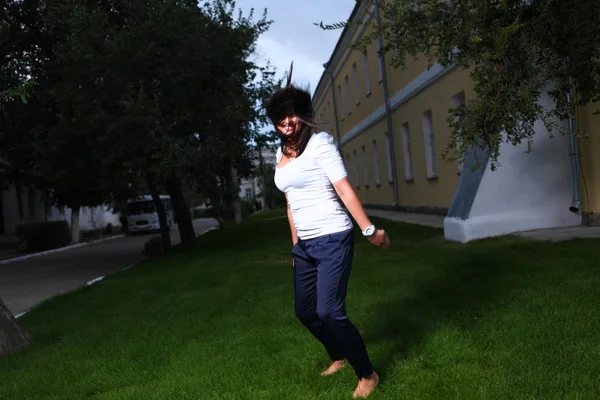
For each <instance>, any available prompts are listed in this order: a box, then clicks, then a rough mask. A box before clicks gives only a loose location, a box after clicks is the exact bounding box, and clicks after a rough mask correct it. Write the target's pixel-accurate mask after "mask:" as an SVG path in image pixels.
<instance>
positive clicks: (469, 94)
mask: <svg viewBox="0 0 600 400" xmlns="http://www.w3.org/2000/svg"><path fill="white" fill-rule="evenodd" d="M373 12H374V5H373V2H367V1H357V2H356V6H355V8H354V10H353V12H352V15H351V17H350V20H351V21H350V22H351V24H349V25H348V26H350V25H352V26H358V28H357V29H351V28H349V27H348V28H346V29H345V30H344V31H343V32H342V35H341V37H340V39H339V41H338V43H337V45H336V47H335V50H334V51H333V53H332V54H331V58H330V60H329V62H328V63H326V64H325V71H324V73H323V75H322V77H321V80H320V82H319V84H318V86H317V89H316V91H315V94H314V97H313V105H314V109H315V114H316V118H317V120H318V121H320V122H322V123H324V124H326V129H327V130H328V131H329V133H330V134H331V135H332V136H333V137H334V139H335V140H336V141H337V142H338V145H339V147H340V152H341V154H342V157H343V158H344V161H345V163H346V167H347V170H348V173H349V178H350V181H351V182H352V184H353V186H354V187H355V188H356V191H357V193H358V196H359V197H360V199H361V201H362V202H363V203H364V204H365V205H367V206H371V207H379V208H390V209H396V210H402V211H411V212H423V213H438V214H442V215H445V216H446V218H445V222H444V233H445V236H446V237H447V238H448V239H451V240H457V241H461V242H466V241H470V240H473V239H477V238H484V237H490V236H497V235H503V234H509V233H514V232H519V231H525V230H533V229H542V228H552V227H562V226H571V225H580V224H586V225H600V136H598V135H594V134H592V133H593V132H594V131H595V130H596V129H598V128H599V127H600V116H597V115H594V111H595V110H596V109H597V108H598V105H590V106H588V107H586V108H584V109H581V110H579V113H578V115H577V120H576V121H575V123H576V125H577V126H578V128H579V129H581V131H582V132H583V133H587V134H590V135H589V137H587V138H584V139H580V140H581V143H580V146H575V147H574V148H570V146H569V138H568V137H564V136H561V135H556V137H554V138H553V139H550V138H549V137H548V132H547V131H546V129H545V128H544V126H543V124H542V123H538V124H537V125H536V131H537V134H536V136H535V138H534V150H533V152H532V153H530V154H525V150H526V145H527V144H526V143H523V144H521V145H518V146H513V145H511V144H507V143H503V144H502V145H501V149H500V151H501V154H500V157H499V159H498V161H499V163H500V166H499V168H498V169H497V170H496V171H492V170H491V168H490V165H489V155H488V154H480V155H479V156H480V160H481V161H482V162H483V167H481V169H480V170H478V171H475V172H473V171H472V167H473V165H474V163H475V159H474V157H469V158H467V159H466V160H465V165H461V164H457V163H454V164H450V163H448V162H447V161H445V160H443V159H442V157H441V154H442V151H443V150H444V149H445V148H446V145H447V143H448V139H449V135H450V133H451V132H450V128H449V126H448V123H447V118H448V111H449V109H450V108H451V107H453V106H456V105H458V104H461V103H464V102H465V101H468V100H469V99H472V98H473V97H474V96H475V93H474V90H473V82H472V80H471V78H470V76H469V71H467V70H463V69H459V68H456V67H454V66H449V67H447V68H444V67H442V66H441V65H439V64H435V65H433V66H432V67H431V68H430V69H428V68H427V60H426V57H422V58H420V59H419V60H414V59H412V58H411V59H409V60H406V63H407V68H406V69H402V68H394V67H392V66H391V65H389V63H387V62H386V61H385V60H386V59H385V55H384V56H380V55H379V54H378V50H379V48H380V46H381V45H382V44H381V43H379V44H378V43H377V42H373V43H371V44H370V45H369V46H368V47H367V48H366V49H365V50H364V51H357V50H351V49H349V46H348V45H349V44H353V43H356V42H357V41H358V40H359V39H360V38H361V37H362V36H363V35H364V34H365V29H369V30H371V29H373V28H372V25H373V24H371V27H368V25H367V24H355V23H358V22H360V21H363V22H367V21H369V20H370V19H371V18H372V15H374V13H373ZM369 33H371V31H369ZM384 72H385V74H384ZM385 88H387V89H388V93H389V96H388V100H389V109H390V112H389V113H388V112H387V110H386V107H385V99H384V93H385V91H384V89H385ZM540 102H541V103H543V104H544V105H546V106H550V105H551V104H552V103H551V100H550V97H549V96H548V95H547V94H544V95H543V96H542V97H541V98H540ZM565 124H566V123H565ZM389 126H391V130H390V129H389V128H388V127H389ZM565 126H566V125H565ZM570 154H572V157H570ZM579 163H581V164H580V165H581V168H579ZM578 178H579V179H580V180H581V182H582V185H581V187H579V186H578V185H577V181H578ZM579 199H580V200H581V201H579Z"/></svg>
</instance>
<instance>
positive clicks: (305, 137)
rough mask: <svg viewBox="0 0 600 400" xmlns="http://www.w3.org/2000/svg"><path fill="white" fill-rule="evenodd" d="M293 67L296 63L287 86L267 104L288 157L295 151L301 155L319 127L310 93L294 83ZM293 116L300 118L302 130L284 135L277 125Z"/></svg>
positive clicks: (283, 150) (291, 68)
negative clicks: (315, 119) (292, 134)
mask: <svg viewBox="0 0 600 400" xmlns="http://www.w3.org/2000/svg"><path fill="white" fill-rule="evenodd" d="M293 68H294V63H292V65H291V67H290V72H289V73H288V78H287V84H286V85H285V87H283V88H280V89H277V90H276V91H275V93H273V96H271V98H270V99H269V101H268V102H267V104H266V106H265V108H266V111H267V116H268V117H269V119H270V120H271V122H272V123H273V126H274V127H275V132H276V133H277V136H279V138H280V140H281V150H282V152H283V154H285V155H286V156H288V157H289V156H291V155H292V153H295V155H296V157H298V156H300V155H301V154H302V153H303V152H304V150H305V149H306V145H307V144H308V141H309V140H310V138H311V136H312V135H313V134H314V133H315V131H316V130H317V129H318V128H319V127H318V126H317V124H316V123H315V121H314V117H313V106H312V99H311V96H310V93H309V92H308V91H307V90H304V89H300V88H298V87H296V86H294V85H292V71H293ZM291 116H295V117H296V118H298V120H299V121H300V123H301V124H302V125H301V127H300V130H299V131H297V132H296V133H295V134H294V136H293V137H290V136H288V135H284V134H282V133H281V132H279V129H277V125H278V124H279V123H280V122H281V121H282V120H284V119H285V118H287V117H291Z"/></svg>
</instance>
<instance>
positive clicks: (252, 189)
mask: <svg viewBox="0 0 600 400" xmlns="http://www.w3.org/2000/svg"><path fill="white" fill-rule="evenodd" d="M261 153H262V158H263V163H264V164H265V165H267V164H269V165H272V166H275V165H276V164H277V161H276V155H275V152H274V151H273V150H271V149H266V148H265V149H262V152H261ZM259 165H260V162H259V153H258V151H255V152H254V166H255V167H257V168H258V166H259ZM266 179H273V176H267V177H266ZM260 194H261V189H260V177H259V176H253V177H250V178H248V179H242V181H241V183H240V199H242V200H245V201H252V202H254V201H260V202H261V204H262V205H263V207H264V204H265V199H264V198H263V197H262V196H259V195H260Z"/></svg>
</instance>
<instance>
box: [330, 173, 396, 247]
mask: <svg viewBox="0 0 600 400" xmlns="http://www.w3.org/2000/svg"><path fill="white" fill-rule="evenodd" d="M333 187H334V188H335V191H336V192H337V194H338V196H339V197H340V199H341V200H342V202H343V203H344V205H345V206H346V208H347V209H348V211H350V214H351V215H352V218H354V220H355V221H356V224H357V225H358V227H359V228H360V230H361V231H364V230H365V229H367V228H368V227H369V226H371V225H373V224H372V223H371V220H370V219H369V217H368V216H367V213H366V212H365V209H364V208H363V206H362V203H361V202H360V199H359V198H358V196H357V195H356V192H355V191H354V189H353V188H352V185H351V184H350V181H348V178H342V179H340V180H339V181H337V182H335V183H334V184H333ZM368 239H369V241H370V242H371V243H372V244H374V245H375V246H380V247H388V246H389V245H390V239H389V237H388V235H387V233H386V232H385V231H384V230H382V229H377V230H376V231H375V234H374V235H373V236H371V237H369V238H368Z"/></svg>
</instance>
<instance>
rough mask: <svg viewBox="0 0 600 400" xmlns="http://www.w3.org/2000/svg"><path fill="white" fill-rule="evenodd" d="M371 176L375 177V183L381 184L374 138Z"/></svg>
mask: <svg viewBox="0 0 600 400" xmlns="http://www.w3.org/2000/svg"><path fill="white" fill-rule="evenodd" d="M373 177H374V178H375V184H376V185H381V178H380V176H379V153H378V152H377V141H376V140H373Z"/></svg>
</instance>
